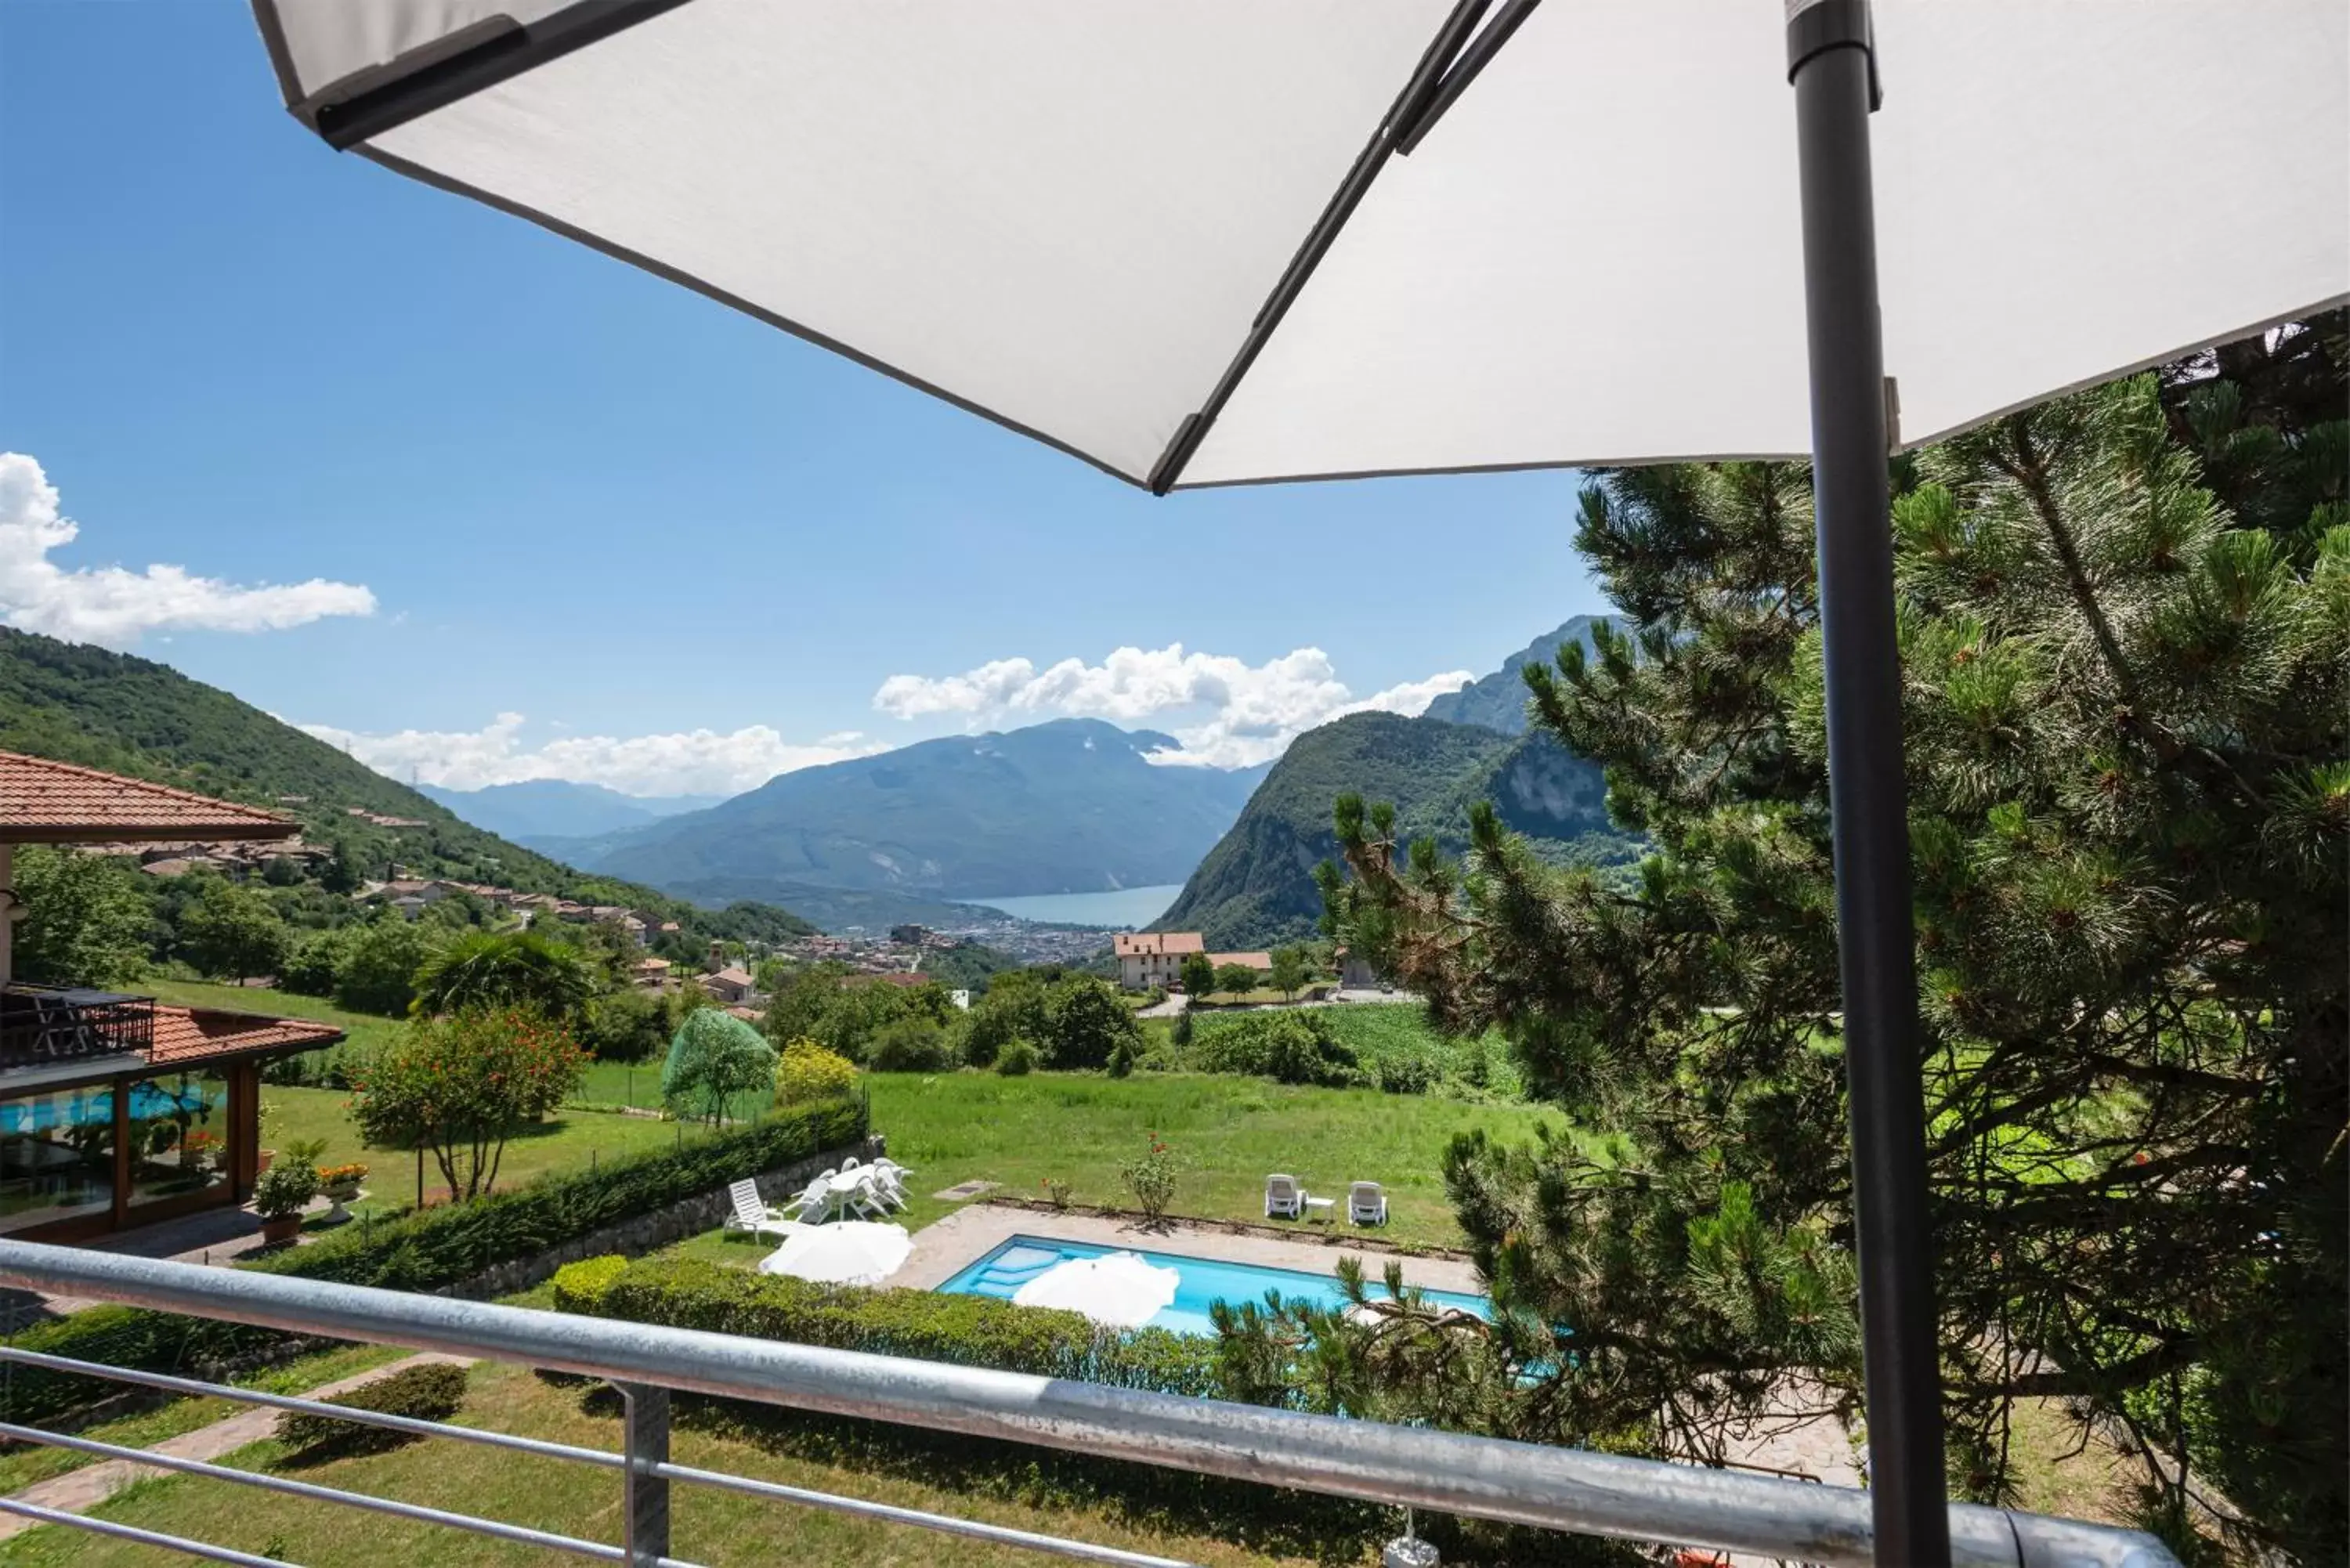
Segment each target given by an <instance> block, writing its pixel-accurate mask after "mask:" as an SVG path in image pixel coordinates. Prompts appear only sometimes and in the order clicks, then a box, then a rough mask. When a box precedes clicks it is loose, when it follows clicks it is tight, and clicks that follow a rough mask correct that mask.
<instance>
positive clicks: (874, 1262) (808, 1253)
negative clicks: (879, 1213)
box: [759, 1220, 914, 1285]
mask: <svg viewBox="0 0 2350 1568" xmlns="http://www.w3.org/2000/svg"><path fill="white" fill-rule="evenodd" d="M913 1250H914V1241H913V1238H912V1237H910V1236H909V1235H907V1234H906V1228H905V1227H904V1226H903V1225H882V1224H877V1223H875V1222H874V1221H872V1220H843V1221H842V1222H841V1223H839V1224H837V1225H817V1226H812V1227H810V1228H809V1229H807V1230H806V1231H794V1232H793V1233H792V1234H791V1235H790V1236H789V1237H787V1238H786V1239H785V1241H784V1244H783V1245H782V1246H780V1247H778V1248H776V1249H775V1251H773V1252H771V1253H769V1254H768V1255H767V1256H766V1257H764V1258H762V1259H761V1260H760V1261H759V1272H761V1273H763V1274H789V1275H791V1276H792V1277H793V1278H795V1279H801V1280H813V1281H815V1282H816V1283H818V1284H826V1285H875V1284H879V1283H880V1282H882V1281H883V1280H886V1279H888V1278H889V1276H890V1275H891V1274H894V1273H896V1272H898V1265H899V1264H900V1263H902V1262H905V1261H906V1255H907V1254H908V1253H909V1252H911V1251H913Z"/></svg>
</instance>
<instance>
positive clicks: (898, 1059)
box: [866, 1017, 955, 1073]
mask: <svg viewBox="0 0 2350 1568" xmlns="http://www.w3.org/2000/svg"><path fill="white" fill-rule="evenodd" d="M866 1063H867V1064H868V1065H869V1066H870V1067H871V1068H872V1069H873V1070H874V1071H875V1072H877V1073H943V1072H945V1071H947V1070H948V1069H949V1068H951V1067H952V1066H953V1065H954V1064H955V1058H954V1052H953V1051H952V1049H951V1048H950V1046H949V1045H948V1043H947V1032H946V1031H945V1030H944V1029H943V1028H941V1027H940V1025H939V1024H938V1023H935V1022H933V1021H932V1020H931V1019H928V1018H922V1017H909V1018H900V1019H897V1020H895V1021H893V1022H891V1023H885V1024H883V1025H882V1026H881V1027H880V1028H879V1030H877V1031H875V1033H874V1035H873V1044H872V1045H871V1046H870V1048H869V1050H868V1054H867V1056H866Z"/></svg>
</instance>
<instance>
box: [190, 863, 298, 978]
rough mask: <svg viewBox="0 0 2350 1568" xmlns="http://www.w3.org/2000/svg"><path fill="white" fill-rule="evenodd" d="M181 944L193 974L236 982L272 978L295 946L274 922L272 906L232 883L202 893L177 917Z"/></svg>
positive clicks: (291, 935)
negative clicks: (197, 971) (255, 977)
mask: <svg viewBox="0 0 2350 1568" xmlns="http://www.w3.org/2000/svg"><path fill="white" fill-rule="evenodd" d="M180 938H181V943H182V948H183V949H184V950H185V951H186V953H187V956H188V958H189V960H190V961H192V962H193V963H194V964H195V966H196V967H197V968H198V969H200V970H202V971H204V972H205V973H206V974H224V975H228V976H230V977H232V978H234V979H235V980H238V981H243V980H245V979H247V978H249V977H251V976H253V975H256V974H269V975H274V974H276V972H277V970H278V966H279V965H281V964H283V963H284V962H285V961H286V956H287V954H288V953H289V952H291V950H292V949H293V945H294V933H293V932H291V931H289V930H287V929H286V922H285V921H283V920H281V919H278V918H277V910H276V906H274V905H272V904H271V903H270V901H269V900H268V899H267V898H264V897H262V896H261V895H260V894H259V893H256V892H255V891H254V890H253V889H252V888H240V887H237V886H236V885H235V884H234V883H231V882H213V883H211V884H210V885H208V886H207V887H206V888H204V890H203V896H202V897H201V898H198V899H197V900H196V901H195V903H193V904H192V905H191V906H190V907H189V909H188V910H187V912H186V913H185V914H183V915H182V916H181V917H180Z"/></svg>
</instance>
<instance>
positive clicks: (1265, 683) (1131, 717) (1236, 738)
mask: <svg viewBox="0 0 2350 1568" xmlns="http://www.w3.org/2000/svg"><path fill="white" fill-rule="evenodd" d="M1471 679H1472V677H1471V675H1470V674H1469V672H1468V671H1467V670H1452V671H1450V672H1448V673H1446V674H1442V675H1431V676H1430V677H1429V678H1428V679H1427V680H1414V681H1407V682H1405V683H1403V684H1402V685H1399V686H1391V687H1389V688H1388V689H1387V690H1386V691H1379V692H1376V693H1374V694H1373V695H1371V696H1369V697H1365V698H1360V699H1357V697H1356V696H1355V694H1354V693H1353V692H1352V691H1349V690H1348V689H1347V685H1346V683H1345V682H1344V681H1342V680H1339V679H1338V672H1337V670H1336V667H1335V666H1333V665H1332V664H1331V662H1330V656H1329V655H1328V654H1326V653H1324V652H1323V651H1322V650H1321V649H1318V648H1301V649H1295V650H1294V651H1292V652H1289V653H1285V654H1283V655H1282V656H1281V657H1280V658H1278V659H1267V660H1266V661H1265V662H1263V664H1250V663H1249V662H1247V661H1246V660H1245V659H1235V658H1232V657H1231V656H1229V655H1225V654H1214V653H1187V652H1185V651H1184V649H1183V645H1182V644H1181V643H1180V642H1178V643H1170V644H1169V645H1168V646H1167V647H1165V648H1161V649H1139V648H1121V649H1117V650H1115V651H1114V652H1112V653H1111V654H1110V655H1109V656H1108V657H1107V659H1103V660H1102V661H1101V662H1100V663H1099V664H1087V663H1086V662H1085V661H1084V660H1083V659H1063V660H1061V661H1060V662H1059V663H1057V664H1055V665H1053V666H1051V667H1050V668H1048V669H1045V670H1038V669H1037V668H1036V666H1035V664H1034V663H1033V662H1031V661H1030V660H1028V659H993V660H991V661H989V662H988V663H985V664H983V665H981V666H980V667H979V668H977V669H976V670H967V671H965V672H964V673H963V674H961V675H946V676H936V677H933V676H923V675H892V676H891V677H889V679H888V680H884V681H883V682H882V683H881V685H880V688H879V690H878V691H875V692H874V693H873V706H874V707H875V708H877V709H879V711H882V712H884V713H888V714H889V715H891V716H893V717H895V718H899V719H916V718H925V717H930V716H932V715H936V714H944V713H961V714H966V715H969V716H970V717H972V719H974V720H977V719H980V718H983V717H984V718H988V719H992V720H1005V721H1012V720H1018V719H1020V718H1022V717H1024V716H1027V715H1033V714H1037V713H1064V714H1084V715H1087V716H1090V717H1094V718H1101V719H1108V720H1112V721H1114V722H1118V723H1126V724H1133V723H1139V722H1148V721H1152V720H1158V721H1160V722H1161V726H1160V727H1164V728H1166V729H1167V730H1168V731H1169V732H1171V733H1172V734H1173V735H1174V736H1175V738H1176V739H1177V740H1179V741H1180V742H1182V745H1183V749H1182V750H1181V751H1180V752H1165V753H1159V756H1158V757H1157V758H1156V759H1154V760H1156V761H1160V762H1165V763H1174V764H1183V765H1191V766H1204V767H1219V768H1237V767H1248V766H1251V765H1252V764H1253V763H1262V762H1265V761H1268V760H1270V759H1272V758H1274V757H1277V756H1279V755H1280V754H1281V753H1282V752H1283V751H1284V750H1285V749H1286V748H1287V746H1288V745H1289V742H1291V741H1292V740H1294V739H1295V738H1296V737H1297V736H1298V735H1299V734H1301V733H1303V732H1305V731H1307V730H1310V729H1312V728H1314V727H1315V725H1317V724H1324V723H1327V722H1329V721H1331V720H1332V719H1336V718H1337V717H1339V716H1340V715H1342V714H1346V713H1358V712H1361V711H1364V710H1366V709H1371V708H1379V709H1385V710H1387V711H1391V712H1397V713H1418V712H1419V711H1421V710H1422V709H1424V708H1426V707H1427V706H1428V704H1429V703H1430V701H1433V700H1434V699H1435V698H1437V697H1438V696H1439V695H1440V694H1442V693H1444V692H1447V691H1458V690H1459V689H1460V688H1461V687H1463V686H1465V685H1467V684H1468V683H1469V682H1470V680H1471Z"/></svg>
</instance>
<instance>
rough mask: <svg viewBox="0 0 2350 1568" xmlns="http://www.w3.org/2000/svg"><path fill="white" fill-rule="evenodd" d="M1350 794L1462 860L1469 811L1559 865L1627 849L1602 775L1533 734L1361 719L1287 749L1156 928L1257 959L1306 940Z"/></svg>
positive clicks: (1602, 859)
mask: <svg viewBox="0 0 2350 1568" xmlns="http://www.w3.org/2000/svg"><path fill="white" fill-rule="evenodd" d="M1349 791H1352V792H1354V793H1356V794H1360V795H1362V796H1363V798H1364V799H1366V800H1372V801H1390V802H1392V803H1394V805H1395V807H1396V823H1397V830H1398V834H1399V836H1401V837H1403V838H1406V839H1409V838H1415V837H1419V836H1432V837H1434V838H1435V839H1436V840H1437V841H1438V842H1439V843H1440V844H1441V845H1442V846H1445V847H1446V849H1447V850H1449V851H1455V852H1457V851H1458V849H1459V848H1460V846H1461V844H1462V843H1463V842H1465V840H1466V836H1467V831H1468V815H1469V806H1470V803H1471V802H1472V801H1477V800H1492V801H1494V802H1495V803H1496V804H1497V805H1499V806H1500V807H1501V810H1502V814H1503V818H1504V820H1506V821H1507V822H1509V824H1510V825H1511V826H1513V827H1515V828H1516V829H1517V830H1518V831H1519V832H1521V833H1523V834H1526V835H1527V836H1529V837H1530V838H1533V839H1535V840H1537V841H1542V842H1544V843H1547V844H1549V845H1551V846H1553V851H1552V852H1553V853H1554V854H1555V856H1556V857H1559V858H1563V859H1564V858H1577V857H1579V858H1585V859H1588V860H1590V861H1592V862H1594V863H1597V864H1607V863H1611V862H1613V861H1615V860H1617V859H1619V858H1623V857H1626V856H1627V854H1628V853H1629V846H1630V841H1629V840H1627V839H1626V838H1624V837H1623V836H1620V835H1618V834H1617V833H1616V832H1615V831H1614V830H1613V829H1612V828H1611V827H1610V826H1609V824H1608V821H1607V801H1606V796H1607V787H1606V784H1605V782H1604V781H1603V780H1602V779H1601V777H1600V774H1599V770H1598V769H1596V768H1595V767H1593V766H1592V765H1591V764H1590V763H1585V762H1581V761H1579V760H1577V759H1576V758H1575V757H1573V756H1570V755H1569V754H1568V753H1566V752H1565V751H1564V750H1562V749H1561V748H1560V747H1559V746H1557V745H1556V744H1555V742H1550V741H1548V740H1547V739H1544V738H1542V737H1538V736H1510V735H1505V734H1503V733H1501V732H1498V731H1495V730H1492V729H1487V728H1484V727H1482V726H1480V725H1471V724H1450V723H1445V722H1441V721H1439V720H1435V719H1429V718H1418V719H1407V718H1405V717H1403V716H1401V715H1400V714H1396V713H1376V712H1374V713H1355V714H1350V715H1348V716H1347V717H1346V718H1344V719H1340V720H1337V721H1336V722H1333V723H1328V724H1325V725H1323V726H1322V727H1321V728H1320V729H1318V730H1310V731H1308V732H1306V733H1305V734H1303V735H1301V736H1299V737H1298V738H1297V739H1296V740H1295V742H1292V743H1291V745H1290V748H1289V750H1288V752H1287V753H1284V755H1283V757H1282V759H1281V761H1280V762H1278V763H1274V769H1273V772H1272V773H1271V774H1267V775H1266V777H1265V781H1264V783H1263V784H1260V785H1259V786H1258V787H1257V792H1256V794H1254V795H1253V796H1252V797H1251V798H1250V800H1249V803H1248V805H1247V807H1246V808H1245V809H1243V811H1242V813H1241V817H1240V820H1239V821H1238V822H1236V823H1234V824H1233V825H1232V831H1231V832H1230V833H1228V834H1226V835H1225V836H1223V838H1222V841H1221V842H1219V843H1218V844H1217V846H1215V848H1213V849H1211V850H1210V851H1209V852H1208V857H1207V858H1206V859H1205V860H1203V861H1201V863H1200V868H1199V869H1198V870H1197V871H1195V872H1193V873H1192V875H1191V880H1190V881H1189V882H1187V883H1186V884H1185V885H1184V888H1183V892H1182V895H1181V897H1180V898H1177V899H1176V900H1175V904H1174V907H1173V908H1171V909H1169V910H1168V911H1167V913H1166V914H1165V915H1164V916H1163V917H1161V918H1160V919H1159V922H1158V927H1159V929H1162V930H1198V931H1200V932H1201V933H1202V934H1204V935H1205V936H1206V938H1207V940H1208V945H1209V946H1210V947H1211V948H1234V949H1237V948H1261V947H1265V946H1269V945H1271V944H1274V943H1277V942H1283V941H1289V940H1296V939H1298V938H1302V937H1306V936H1310V935H1312V934H1313V933H1314V930H1315V925H1316V922H1317V921H1318V920H1319V919H1320V918H1321V914H1322V895H1321V893H1320V891H1319V889H1317V888H1315V883H1314V867H1315V866H1317V865H1319V864H1320V863H1321V862H1323V861H1325V860H1330V859H1335V858H1336V856H1337V853H1338V841H1337V838H1336V835H1335V833H1334V832H1333V830H1332V826H1331V816H1330V811H1331V805H1332V804H1333V803H1334V802H1335V801H1336V799H1337V798H1338V796H1340V795H1342V794H1347V793H1348V792H1349Z"/></svg>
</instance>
